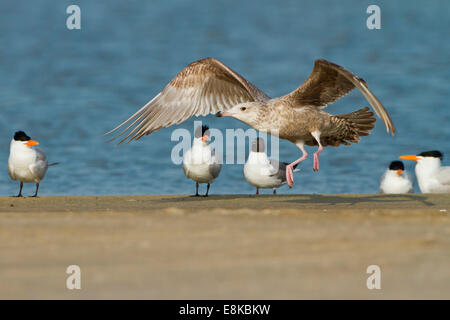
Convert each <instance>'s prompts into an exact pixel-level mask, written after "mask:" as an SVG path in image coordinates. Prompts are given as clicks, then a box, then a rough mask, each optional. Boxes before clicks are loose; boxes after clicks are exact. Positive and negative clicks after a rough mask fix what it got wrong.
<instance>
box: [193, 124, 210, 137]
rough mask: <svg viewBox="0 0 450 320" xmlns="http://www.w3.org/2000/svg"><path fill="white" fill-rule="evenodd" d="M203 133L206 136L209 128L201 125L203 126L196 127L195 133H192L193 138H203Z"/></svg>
mask: <svg viewBox="0 0 450 320" xmlns="http://www.w3.org/2000/svg"><path fill="white" fill-rule="evenodd" d="M205 133H206V134H209V127H208V126H206V125H203V126H201V127H200V126H198V127H197V128H196V129H195V132H194V136H195V137H196V138H201V137H203V136H204V135H205Z"/></svg>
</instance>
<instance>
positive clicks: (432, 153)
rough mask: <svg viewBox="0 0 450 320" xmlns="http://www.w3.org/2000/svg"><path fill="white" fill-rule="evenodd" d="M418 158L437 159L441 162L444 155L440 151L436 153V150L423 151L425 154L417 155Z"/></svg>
mask: <svg viewBox="0 0 450 320" xmlns="http://www.w3.org/2000/svg"><path fill="white" fill-rule="evenodd" d="M418 156H421V157H431V158H439V159H441V160H442V158H444V155H443V154H442V153H441V152H440V151H437V150H433V151H425V152H422V153H419V154H418Z"/></svg>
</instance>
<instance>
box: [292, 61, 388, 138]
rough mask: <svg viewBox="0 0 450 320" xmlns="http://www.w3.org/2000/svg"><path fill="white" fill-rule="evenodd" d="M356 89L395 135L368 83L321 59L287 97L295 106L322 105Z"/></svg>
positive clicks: (386, 115) (319, 106)
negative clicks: (306, 77)
mask: <svg viewBox="0 0 450 320" xmlns="http://www.w3.org/2000/svg"><path fill="white" fill-rule="evenodd" d="M354 88H358V89H359V90H360V91H361V93H362V94H363V95H364V97H366V99H367V101H369V103H370V105H371V106H372V108H373V109H374V111H375V113H376V114H377V115H378V116H379V117H380V119H381V120H383V122H384V124H385V126H386V129H387V132H389V131H391V132H392V135H394V134H395V127H394V124H393V123H392V120H391V117H390V116H389V114H388V113H387V111H386V109H385V108H384V107H383V105H382V104H381V102H380V100H378V98H377V97H375V95H374V94H373V93H372V92H371V91H370V90H369V88H368V86H367V83H366V82H365V81H364V80H363V79H361V78H359V77H358V76H356V75H354V74H353V73H351V72H350V71H348V70H346V69H344V68H343V67H341V66H338V65H337V64H334V63H332V62H329V61H326V60H323V59H320V60H316V62H315V63H314V69H313V71H312V72H311V74H310V75H309V77H308V79H306V81H305V82H304V83H303V84H302V85H301V86H299V87H298V88H297V89H295V90H294V91H292V92H291V93H289V94H288V95H286V96H284V98H285V99H289V100H290V101H291V102H292V104H293V105H294V106H295V107H299V108H300V107H304V106H315V107H318V108H323V107H325V106H326V105H327V104H329V103H332V102H334V101H336V100H338V99H339V98H342V97H343V96H345V95H346V94H347V93H349V92H350V91H352V90H353V89H354Z"/></svg>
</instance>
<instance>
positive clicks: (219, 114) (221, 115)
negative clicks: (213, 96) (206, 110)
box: [216, 111, 233, 118]
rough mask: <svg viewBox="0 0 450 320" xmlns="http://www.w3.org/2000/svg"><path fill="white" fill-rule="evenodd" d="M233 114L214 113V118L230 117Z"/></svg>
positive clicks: (224, 112)
mask: <svg viewBox="0 0 450 320" xmlns="http://www.w3.org/2000/svg"><path fill="white" fill-rule="evenodd" d="M232 116H233V113H230V112H226V111H219V112H217V113H216V117H218V118H220V117H232Z"/></svg>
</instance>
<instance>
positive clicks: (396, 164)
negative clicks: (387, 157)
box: [389, 161, 405, 170]
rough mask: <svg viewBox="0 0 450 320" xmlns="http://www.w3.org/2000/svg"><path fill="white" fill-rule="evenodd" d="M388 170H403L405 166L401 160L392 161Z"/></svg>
mask: <svg viewBox="0 0 450 320" xmlns="http://www.w3.org/2000/svg"><path fill="white" fill-rule="evenodd" d="M389 170H405V166H404V165H403V162H401V161H392V162H391V164H390V165H389Z"/></svg>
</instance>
